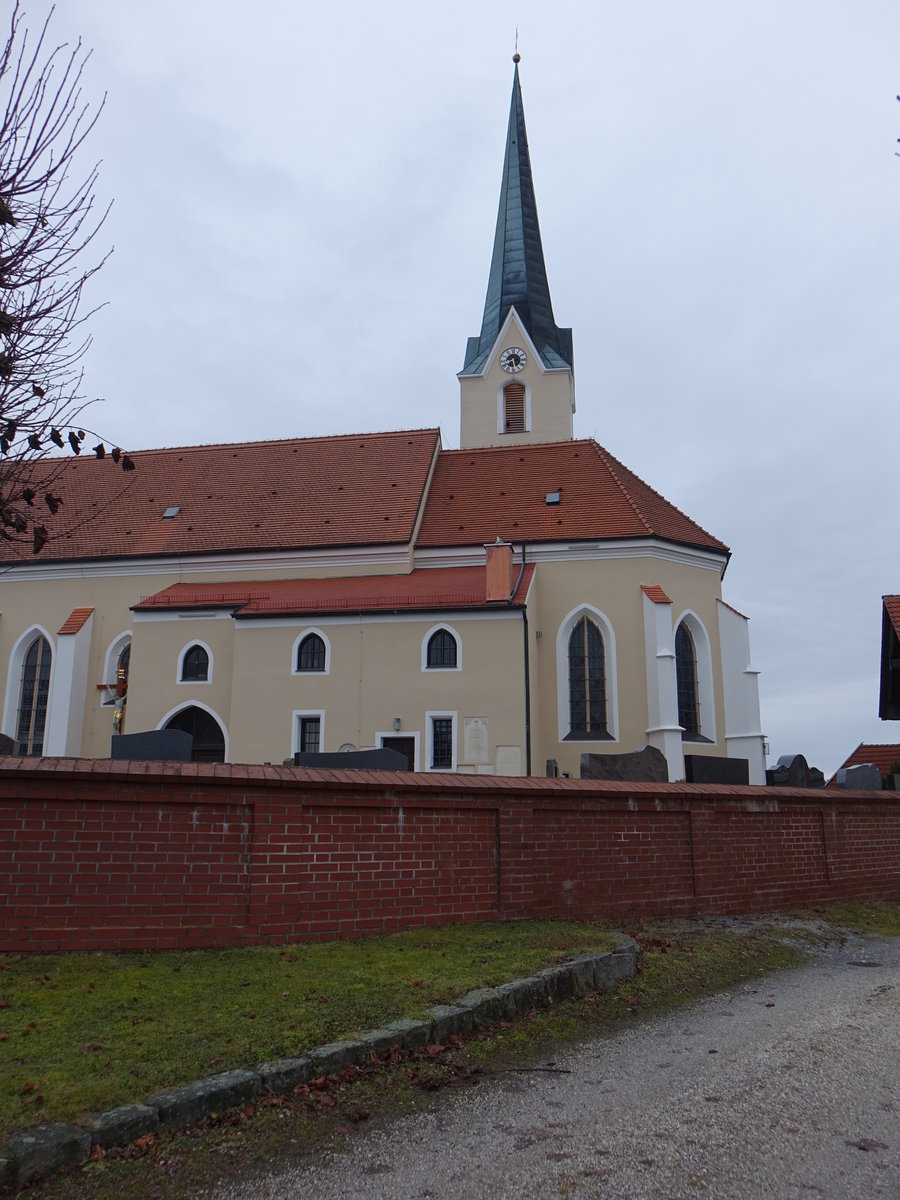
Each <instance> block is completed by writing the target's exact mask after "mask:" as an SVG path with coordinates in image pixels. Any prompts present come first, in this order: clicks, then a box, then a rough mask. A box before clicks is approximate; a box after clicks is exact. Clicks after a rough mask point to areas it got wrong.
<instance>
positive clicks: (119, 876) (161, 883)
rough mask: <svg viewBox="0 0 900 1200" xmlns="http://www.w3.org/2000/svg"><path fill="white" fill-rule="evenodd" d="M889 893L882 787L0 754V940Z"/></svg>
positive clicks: (185, 942) (720, 905) (136, 936)
mask: <svg viewBox="0 0 900 1200" xmlns="http://www.w3.org/2000/svg"><path fill="white" fill-rule="evenodd" d="M844 898H855V899H879V898H884V899H898V898H900V803H898V801H897V800H895V799H894V793H890V792H885V793H879V792H875V793H872V792H840V791H833V790H829V791H828V792H823V791H810V792H804V791H795V790H790V789H778V790H777V791H775V790H771V789H770V790H765V789H761V788H727V787H707V786H703V785H699V784H621V783H598V782H594V781H578V780H550V779H491V778H486V777H473V776H427V775H399V774H397V775H395V774H387V773H374V772H360V773H357V772H349V771H301V770H294V769H291V768H280V767H246V766H231V765H227V766H220V765H217V766H203V765H197V764H183V765H176V764H154V763H113V762H109V761H95V762H91V761H77V760H72V759H46V760H28V759H2V760H0V949H4V950H67V949H68V950H71V949H145V948H152V947H172V946H183V947H193V946H204V945H247V944H254V943H259V942H281V941H286V940H304V939H307V940H308V939H314V938H332V937H353V936H358V935H361V934H366V933H373V932H379V931H382V930H395V929H404V928H409V927H411V926H415V925H427V924H437V923H441V922H450V921H465V920H484V919H490V918H495V917H511V918H515V917H527V916H574V917H586V918H590V917H603V916H613V917H614V916H617V915H621V914H624V913H645V914H648V915H649V914H665V913H691V912H737V911H753V910H764V909H767V908H777V907H779V906H787V905H797V904H815V903H819V902H823V901H827V900H830V899H844Z"/></svg>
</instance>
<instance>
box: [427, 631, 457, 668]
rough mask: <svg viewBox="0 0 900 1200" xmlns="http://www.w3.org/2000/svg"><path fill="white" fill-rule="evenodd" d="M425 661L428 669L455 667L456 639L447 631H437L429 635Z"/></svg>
mask: <svg viewBox="0 0 900 1200" xmlns="http://www.w3.org/2000/svg"><path fill="white" fill-rule="evenodd" d="M425 661H426V664H427V665H428V667H429V668H440V667H444V668H454V667H455V666H456V638H455V637H454V636H453V634H452V633H451V632H450V630H449V629H438V630H437V631H436V632H435V633H433V634H432V635H431V637H430V638H429V639H428V653H427V655H426V659H425Z"/></svg>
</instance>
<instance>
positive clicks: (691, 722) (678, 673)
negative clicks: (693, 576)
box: [675, 621, 700, 737]
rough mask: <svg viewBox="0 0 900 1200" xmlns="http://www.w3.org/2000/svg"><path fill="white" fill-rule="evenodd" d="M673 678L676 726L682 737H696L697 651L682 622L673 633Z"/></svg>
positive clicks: (697, 725) (698, 707)
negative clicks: (676, 688) (674, 682)
mask: <svg viewBox="0 0 900 1200" xmlns="http://www.w3.org/2000/svg"><path fill="white" fill-rule="evenodd" d="M675 678H676V683H677V687H678V724H679V725H680V726H681V727H682V729H683V730H684V732H683V734H682V737H696V736H697V734H699V732H700V702H699V699H698V693H699V689H698V687H697V651H696V649H695V648H694V639H693V637H691V631H690V630H689V629H688V627H687V625H686V624H685V622H684V621H682V622H681V624H680V625H679V626H678V628H677V629H676V631H675Z"/></svg>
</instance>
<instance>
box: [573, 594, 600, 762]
mask: <svg viewBox="0 0 900 1200" xmlns="http://www.w3.org/2000/svg"><path fill="white" fill-rule="evenodd" d="M569 726H570V728H569V734H570V736H571V737H573V738H596V737H602V738H605V737H608V736H609V732H608V729H607V720H606V651H605V647H604V645H603V634H602V633H601V632H600V629H599V628H598V626H597V625H595V623H594V622H593V621H592V620H591V619H590V617H588V616H587V615H586V614H585V615H582V616H580V617H579V618H578V620H577V621H576V622H575V625H574V627H573V628H572V632H571V633H570V634H569Z"/></svg>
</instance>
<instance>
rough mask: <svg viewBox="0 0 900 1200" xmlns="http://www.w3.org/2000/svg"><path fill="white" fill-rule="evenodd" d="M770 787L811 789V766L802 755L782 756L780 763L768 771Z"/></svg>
mask: <svg viewBox="0 0 900 1200" xmlns="http://www.w3.org/2000/svg"><path fill="white" fill-rule="evenodd" d="M766 783H767V784H768V785H769V786H770V787H802V788H805V787H809V765H808V763H807V761H806V759H805V758H804V757H803V755H802V754H782V756H781V758H779V760H778V762H777V763H776V764H775V766H774V767H772V768H771V769H770V770H768V771H766Z"/></svg>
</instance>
